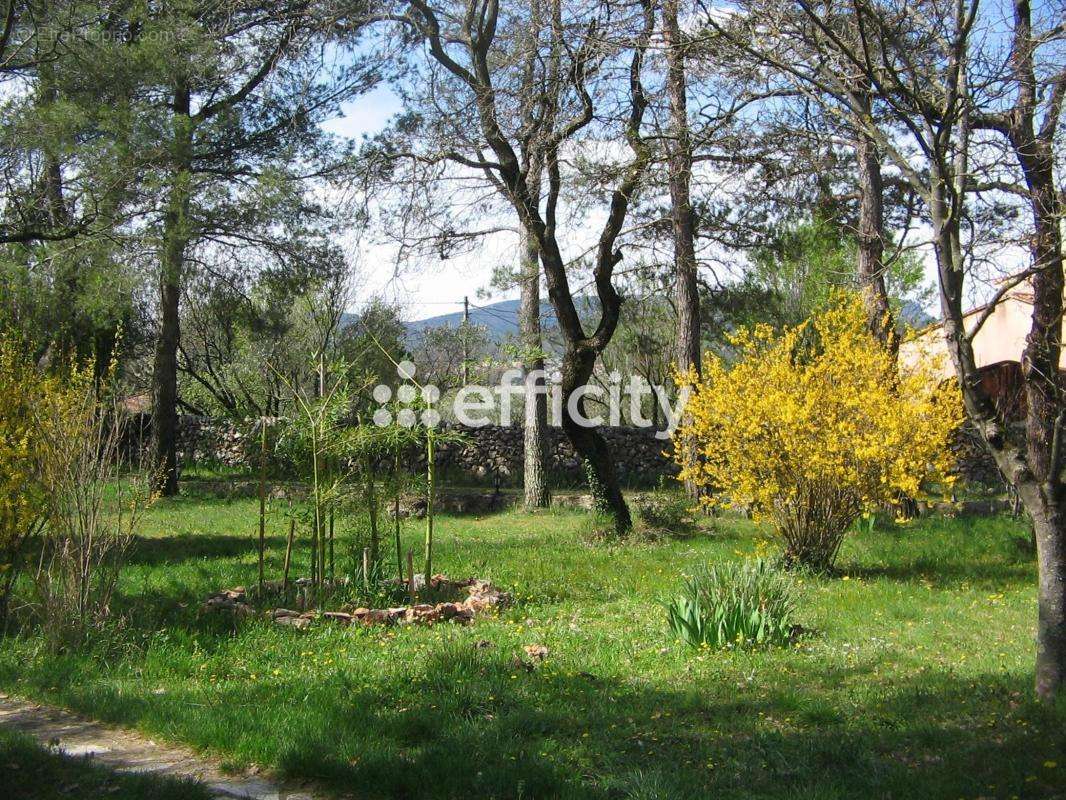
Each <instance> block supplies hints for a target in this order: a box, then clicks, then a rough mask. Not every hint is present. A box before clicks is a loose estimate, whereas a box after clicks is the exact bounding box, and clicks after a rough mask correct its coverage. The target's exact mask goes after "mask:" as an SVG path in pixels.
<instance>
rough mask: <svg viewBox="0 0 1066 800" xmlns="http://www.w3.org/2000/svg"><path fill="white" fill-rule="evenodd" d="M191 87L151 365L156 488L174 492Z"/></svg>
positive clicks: (167, 223) (181, 126) (181, 91)
mask: <svg viewBox="0 0 1066 800" xmlns="http://www.w3.org/2000/svg"><path fill="white" fill-rule="evenodd" d="M190 102H191V100H190V92H189V89H188V87H186V86H178V87H177V89H175V92H174V142H173V149H174V152H173V153H172V158H173V172H172V176H171V186H170V196H169V197H168V199H167V210H166V212H165V214H164V216H163V251H162V257H161V264H160V276H159V317H160V325H159V338H158V339H157V341H156V348H155V361H154V364H153V370H152V440H153V451H154V460H155V469H156V470H157V472H156V489H157V490H158V491H159V492H160V494H162V495H164V496H166V497H171V496H173V495H175V494H177V492H178V463H177V435H178V343H179V340H180V336H181V330H180V323H179V318H178V306H179V302H180V299H181V281H182V272H183V270H184V266H185V249H186V247H187V246H188V243H189V230H188V215H189V192H190V188H191V187H190V178H191V176H190V172H191V168H192V120H191V119H190V116H189V111H190Z"/></svg>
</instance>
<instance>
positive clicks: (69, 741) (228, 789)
mask: <svg viewBox="0 0 1066 800" xmlns="http://www.w3.org/2000/svg"><path fill="white" fill-rule="evenodd" d="M0 725H3V726H4V727H7V728H10V729H13V730H16V731H20V732H22V733H24V734H27V735H29V736H31V737H33V738H34V739H36V740H37V742H39V743H40V744H41V745H42V746H44V747H50V748H54V749H56V750H57V751H58V752H60V753H63V754H64V755H67V756H71V757H81V758H92V759H93V762H94V763H96V764H103V765H105V766H108V767H110V768H112V769H114V770H117V771H120V772H147V773H153V774H157V775H166V776H169V777H174V778H192V779H194V780H197V781H199V782H200V783H203V784H204V785H205V786H206V787H207V788H208V790H209V791H210V792H211V793H212V794H213V795H214V796H215V797H218V798H241V800H321V798H324V797H325V796H326V795H322V794H316V793H312V792H310V791H308V789H306V788H303V787H301V788H294V787H291V786H283V785H281V784H278V783H275V782H273V781H271V780H269V779H268V778H265V777H262V776H256V775H247V774H246V775H229V774H225V773H223V772H222V770H221V769H220V768H219V765H218V764H217V762H214V761H211V760H210V759H207V758H204V757H203V756H199V755H197V754H196V753H194V752H193V751H192V750H189V749H188V748H184V747H176V746H173V745H164V744H159V743H158V742H155V741H152V740H151V739H149V738H147V737H145V736H143V735H141V734H139V733H136V732H134V731H129V730H124V729H122V728H115V727H112V726H109V725H104V724H102V723H99V722H93V721H91V720H87V719H83V718H81V717H78V716H76V715H74V714H71V713H70V712H69V711H64V710H63V709H60V708H56V707H54V706H43V705H40V704H38V703H31V702H28V701H26V700H20V699H18V698H16V697H11V696H9V695H5V694H0Z"/></svg>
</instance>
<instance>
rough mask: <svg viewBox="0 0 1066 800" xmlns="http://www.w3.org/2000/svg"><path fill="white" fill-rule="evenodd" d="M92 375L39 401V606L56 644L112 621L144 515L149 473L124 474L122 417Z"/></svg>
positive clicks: (74, 374)
mask: <svg viewBox="0 0 1066 800" xmlns="http://www.w3.org/2000/svg"><path fill="white" fill-rule="evenodd" d="M103 391H104V387H103V386H102V384H99V383H97V382H96V381H95V380H94V379H93V375H92V373H91V371H90V370H88V369H84V370H83V369H79V368H76V367H75V368H73V369H72V370H71V371H70V372H69V374H67V375H66V376H64V380H63V382H62V384H61V388H58V389H56V390H55V391H52V392H50V393H48V394H45V395H42V396H40V397H39V398H38V403H37V406H36V409H35V412H34V415H35V422H36V425H37V430H38V431H39V433H40V446H39V459H38V462H37V480H38V482H39V483H40V485H41V486H42V487H44V489H45V500H44V504H43V507H44V511H45V513H46V515H47V536H46V538H45V541H44V542H43V543H42V551H41V556H40V560H39V563H38V566H37V569H36V571H35V576H34V577H35V587H36V595H37V608H38V611H39V613H40V616H41V620H42V622H43V624H44V626H45V632H46V634H47V637H48V639H49V640H50V641H51V642H52V643H53V644H56V645H58V644H78V643H80V642H81V641H83V640H84V638H85V636H86V635H87V634H88V633H89V632H90V630H91V629H93V628H95V627H98V626H99V625H100V624H102V623H103V622H104V621H105V620H106V619H107V618H108V617H109V615H110V612H111V599H112V597H113V595H114V592H115V588H116V586H117V584H118V579H119V574H120V572H121V570H122V568H123V566H124V565H125V563H126V556H127V554H128V551H129V548H130V545H131V544H132V542H133V537H134V533H135V531H136V527H137V524H138V522H139V520H140V516H141V513H142V511H143V510H144V509H145V507H146V506H147V505H148V503H149V502H150V500H151V490H150V486H151V481H150V480H149V479H148V476H146V475H143V474H141V475H136V474H120V470H121V464H120V460H119V454H120V453H119V450H120V444H121V441H122V430H123V423H124V417H123V413H122V410H121V405H120V404H119V403H118V402H116V401H115V400H114V398H110V399H107V398H105V396H104V394H102V392H103Z"/></svg>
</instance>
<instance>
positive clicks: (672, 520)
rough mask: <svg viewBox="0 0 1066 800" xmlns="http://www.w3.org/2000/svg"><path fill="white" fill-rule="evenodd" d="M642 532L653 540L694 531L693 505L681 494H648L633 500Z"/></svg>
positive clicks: (660, 492) (662, 492)
mask: <svg viewBox="0 0 1066 800" xmlns="http://www.w3.org/2000/svg"><path fill="white" fill-rule="evenodd" d="M633 506H634V507H635V508H636V510H637V516H638V517H639V518H640V525H641V528H642V531H643V532H644V533H645V534H646V535H648V536H651V537H653V538H655V537H660V536H678V535H680V534H684V533H687V532H689V531H690V530H691V529H692V503H691V502H690V501H689V500H688V498H687V497H685V496H684V495H682V494H680V493H679V492H664V491H659V492H646V493H644V494H639V495H637V496H636V497H634V498H633Z"/></svg>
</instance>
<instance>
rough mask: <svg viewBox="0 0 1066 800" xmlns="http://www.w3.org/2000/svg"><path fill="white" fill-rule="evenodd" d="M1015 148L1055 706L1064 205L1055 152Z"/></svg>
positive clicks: (1062, 634) (1026, 363)
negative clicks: (1029, 304) (1028, 224)
mask: <svg viewBox="0 0 1066 800" xmlns="http://www.w3.org/2000/svg"><path fill="white" fill-rule="evenodd" d="M1011 139H1012V144H1013V145H1014V149H1015V152H1016V153H1017V155H1018V160H1019V162H1020V163H1021V167H1022V172H1023V173H1024V175H1025V181H1026V185H1027V187H1028V189H1029V195H1030V204H1031V208H1032V215H1033V228H1034V233H1033V237H1032V239H1031V240H1030V252H1031V256H1032V262H1033V266H1034V268H1035V269H1036V272H1035V273H1034V275H1033V278H1032V287H1033V316H1032V324H1031V327H1030V331H1029V335H1028V336H1027V337H1026V346H1025V352H1024V354H1023V355H1022V375H1023V379H1024V382H1025V399H1026V417H1025V442H1026V461H1027V462H1028V466H1029V470H1030V471H1031V473H1032V477H1033V483H1034V487H1033V489H1032V490H1031V491H1028V492H1025V493H1022V492H1021V491H1019V493H1020V494H1021V496H1022V500H1023V502H1024V503H1025V506H1026V509H1027V510H1028V511H1029V515H1030V517H1032V521H1033V530H1034V532H1035V534H1036V549H1037V559H1038V564H1039V569H1040V578H1039V589H1038V604H1039V616H1038V624H1037V644H1036V648H1037V652H1036V693H1037V695H1038V696H1039V697H1041V698H1043V699H1046V700H1050V699H1053V698H1054V697H1055V696H1056V695H1057V694H1058V692H1059V691H1060V690H1061V689H1062V687H1063V683H1064V681H1066V503H1064V493H1063V487H1062V481H1061V480H1060V475H1061V471H1062V468H1061V464H1062V457H1061V454H1060V449H1061V445H1060V439H1061V436H1062V425H1063V415H1064V413H1066V410H1064V408H1063V402H1062V379H1061V375H1060V372H1059V358H1060V353H1061V350H1062V341H1061V336H1062V320H1063V289H1064V280H1063V260H1062V232H1061V229H1060V227H1059V225H1060V220H1061V219H1062V216H1061V211H1062V209H1061V203H1060V201H1059V197H1058V193H1057V192H1056V190H1055V177H1054V168H1053V159H1052V153H1051V147H1050V146H1049V145H1048V144H1047V143H1046V142H1042V141H1039V140H1037V138H1036V137H1035V136H1034V135H1033V128H1032V126H1031V124H1030V125H1025V124H1021V125H1019V126H1017V127H1016V128H1015V129H1014V130H1013V132H1012V136H1011Z"/></svg>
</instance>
